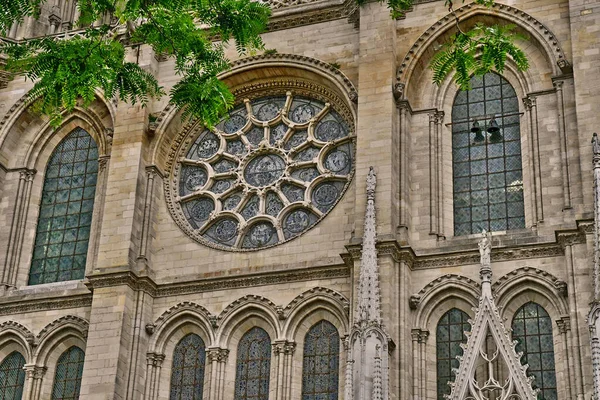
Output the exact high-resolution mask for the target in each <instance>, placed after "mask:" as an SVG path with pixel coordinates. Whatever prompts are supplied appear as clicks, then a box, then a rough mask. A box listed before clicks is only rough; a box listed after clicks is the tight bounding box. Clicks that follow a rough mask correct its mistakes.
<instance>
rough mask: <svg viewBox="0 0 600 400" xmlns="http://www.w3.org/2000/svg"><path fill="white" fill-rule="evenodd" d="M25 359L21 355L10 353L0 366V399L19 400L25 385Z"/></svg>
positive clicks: (15, 352)
mask: <svg viewBox="0 0 600 400" xmlns="http://www.w3.org/2000/svg"><path fill="white" fill-rule="evenodd" d="M24 365H25V359H24V358H23V356H22V355H21V353H19V352H17V351H14V352H12V353H10V354H9V355H8V356H6V358H5V359H4V360H3V361H2V364H0V399H4V400H20V399H21V396H23V384H24V383H25V370H24V369H23V366H24Z"/></svg>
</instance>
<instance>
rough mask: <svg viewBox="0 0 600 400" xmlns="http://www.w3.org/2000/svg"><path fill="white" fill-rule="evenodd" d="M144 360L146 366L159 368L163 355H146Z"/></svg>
mask: <svg viewBox="0 0 600 400" xmlns="http://www.w3.org/2000/svg"><path fill="white" fill-rule="evenodd" d="M146 360H147V364H148V365H152V366H153V367H160V366H161V365H162V363H163V361H164V360H165V355H164V354H160V353H147V354H146Z"/></svg>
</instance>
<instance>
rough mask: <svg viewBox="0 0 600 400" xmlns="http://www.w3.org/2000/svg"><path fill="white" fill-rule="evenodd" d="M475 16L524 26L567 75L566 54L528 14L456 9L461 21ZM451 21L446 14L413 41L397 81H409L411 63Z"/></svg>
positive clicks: (504, 8)
mask: <svg viewBox="0 0 600 400" xmlns="http://www.w3.org/2000/svg"><path fill="white" fill-rule="evenodd" d="M475 13H478V14H479V13H481V14H489V13H494V14H495V15H496V16H500V17H503V18H505V19H507V20H509V21H512V22H513V23H514V24H516V25H517V26H522V27H524V28H525V29H527V30H528V31H529V32H531V33H533V34H534V36H537V38H538V39H539V40H540V42H541V43H542V45H544V47H545V48H546V51H547V52H549V53H550V54H549V55H550V56H551V57H553V58H554V59H555V62H556V63H557V66H558V68H560V70H561V71H562V72H563V73H568V71H569V69H570V63H569V62H568V61H567V59H566V56H565V53H564V51H563V49H562V47H561V46H560V43H559V42H558V39H557V38H556V36H555V35H554V34H553V33H552V31H551V30H550V29H549V28H548V27H546V26H545V25H544V24H543V23H541V22H540V21H538V20H537V19H535V18H534V17H532V16H531V15H529V14H527V13H526V12H524V11H522V10H519V9H518V8H515V7H512V6H509V5H506V4H501V3H495V4H493V5H492V6H491V7H490V9H488V8H486V7H485V6H479V5H476V4H475V3H470V4H466V5H464V6H462V7H460V8H458V9H456V10H455V14H456V16H457V17H458V18H461V19H464V17H465V16H466V15H467V14H475ZM454 21H455V17H454V15H452V14H450V13H449V14H447V15H446V16H445V17H443V18H442V19H440V20H438V21H437V22H436V23H435V24H433V25H432V26H430V27H429V28H428V29H427V30H426V31H425V32H424V33H423V34H422V35H421V36H420V37H419V38H418V39H417V40H416V42H415V43H414V44H413V46H412V47H411V48H410V50H409V51H408V53H407V54H406V56H405V57H404V59H403V60H402V62H401V63H400V67H399V68H398V71H397V73H396V81H397V82H401V83H407V82H408V79H409V78H410V76H409V74H410V73H412V68H413V67H414V64H415V63H416V62H417V61H418V60H419V58H420V57H421V55H422V53H423V52H424V51H425V50H426V48H427V47H428V46H429V45H430V44H431V43H432V41H433V38H434V37H435V36H436V34H437V33H439V32H444V31H446V30H448V29H450V27H452V26H453V25H454V23H455V22H454Z"/></svg>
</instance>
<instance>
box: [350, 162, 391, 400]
mask: <svg viewBox="0 0 600 400" xmlns="http://www.w3.org/2000/svg"><path fill="white" fill-rule="evenodd" d="M376 183H377V177H376V175H375V171H374V170H373V167H370V168H369V173H368V175H367V210H366V212H365V229H364V235H363V246H362V255H361V259H360V273H359V282H358V288H357V290H356V313H355V315H354V321H353V325H352V330H351V331H350V337H349V340H348V343H349V348H348V361H347V364H346V368H347V370H346V387H345V399H346V400H388V399H389V390H388V386H389V372H388V371H389V368H388V366H389V348H390V347H389V343H390V337H389V335H388V334H387V333H386V331H385V329H384V327H383V325H382V322H381V294H380V290H379V266H378V263H377V249H376V247H375V244H376V240H377V231H376V226H377V225H376V220H375V185H376Z"/></svg>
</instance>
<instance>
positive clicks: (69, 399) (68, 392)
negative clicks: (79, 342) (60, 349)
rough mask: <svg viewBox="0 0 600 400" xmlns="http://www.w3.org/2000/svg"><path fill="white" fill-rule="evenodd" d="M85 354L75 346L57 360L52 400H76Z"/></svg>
mask: <svg viewBox="0 0 600 400" xmlns="http://www.w3.org/2000/svg"><path fill="white" fill-rule="evenodd" d="M84 358H85V353H84V352H83V350H81V349H80V348H79V347H77V346H72V347H70V348H69V349H68V350H66V351H65V352H64V353H62V354H61V355H60V357H59V358H58V362H57V363H56V373H55V374H54V385H53V387H52V400H77V399H79V389H80V387H81V375H82V373H83V360H84Z"/></svg>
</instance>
